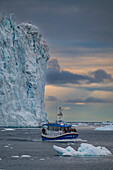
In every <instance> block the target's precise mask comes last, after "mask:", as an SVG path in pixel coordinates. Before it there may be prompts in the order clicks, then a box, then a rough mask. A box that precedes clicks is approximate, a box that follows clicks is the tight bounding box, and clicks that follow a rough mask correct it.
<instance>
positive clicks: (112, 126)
mask: <svg viewBox="0 0 113 170" xmlns="http://www.w3.org/2000/svg"><path fill="white" fill-rule="evenodd" d="M95 130H102V131H107V130H113V125H112V124H110V125H106V126H103V127H97V128H96V129H95Z"/></svg>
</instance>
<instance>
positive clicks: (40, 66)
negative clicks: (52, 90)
mask: <svg viewBox="0 0 113 170" xmlns="http://www.w3.org/2000/svg"><path fill="white" fill-rule="evenodd" d="M49 56H50V55H49V49H48V46H47V44H46V42H45V41H44V39H43V37H42V34H41V33H40V31H39V28H38V27H36V26H34V25H32V24H29V23H22V24H20V25H16V23H15V17H14V15H13V14H11V15H10V17H9V18H8V17H7V16H6V15H5V14H4V13H2V14H1V17H0V126H38V125H40V124H41V122H42V121H44V119H45V118H46V112H45V105H44V89H45V76H46V63H47V60H48V59H49Z"/></svg>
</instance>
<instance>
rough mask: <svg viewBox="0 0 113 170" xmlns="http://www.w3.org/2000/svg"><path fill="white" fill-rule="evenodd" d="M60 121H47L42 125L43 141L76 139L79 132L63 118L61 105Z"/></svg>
mask: <svg viewBox="0 0 113 170" xmlns="http://www.w3.org/2000/svg"><path fill="white" fill-rule="evenodd" d="M59 111H60V113H59V114H58V116H59V118H60V119H59V121H56V122H48V123H45V124H44V125H43V127H42V134H41V137H42V141H55V140H56V141H63V140H75V139H76V138H77V137H78V132H77V130H76V129H75V127H73V126H72V125H71V124H67V123H66V122H64V121H62V120H61V117H62V116H63V113H62V109H61V107H60V108H59Z"/></svg>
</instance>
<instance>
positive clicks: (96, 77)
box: [46, 59, 112, 85]
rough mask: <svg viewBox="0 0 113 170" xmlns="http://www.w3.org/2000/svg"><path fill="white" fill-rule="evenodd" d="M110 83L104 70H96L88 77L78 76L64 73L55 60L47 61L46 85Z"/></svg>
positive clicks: (110, 79)
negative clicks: (106, 81)
mask: <svg viewBox="0 0 113 170" xmlns="http://www.w3.org/2000/svg"><path fill="white" fill-rule="evenodd" d="M105 79H106V80H109V81H112V76H111V75H110V74H108V73H106V72H105V71H104V70H96V71H94V72H92V73H91V74H90V75H80V74H75V73H72V72H69V71H64V70H62V69H61V68H60V65H59V63H58V61H57V60H56V59H51V60H50V61H48V67H47V74H46V84H56V85H61V84H68V83H70V84H82V83H83V82H85V83H89V84H90V83H101V82H104V80H105Z"/></svg>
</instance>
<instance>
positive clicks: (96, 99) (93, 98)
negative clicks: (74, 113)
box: [66, 97, 113, 104]
mask: <svg viewBox="0 0 113 170" xmlns="http://www.w3.org/2000/svg"><path fill="white" fill-rule="evenodd" d="M66 102H67V103H75V104H76V103H112V102H113V100H111V99H101V98H95V97H88V98H86V99H68V100H66Z"/></svg>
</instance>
